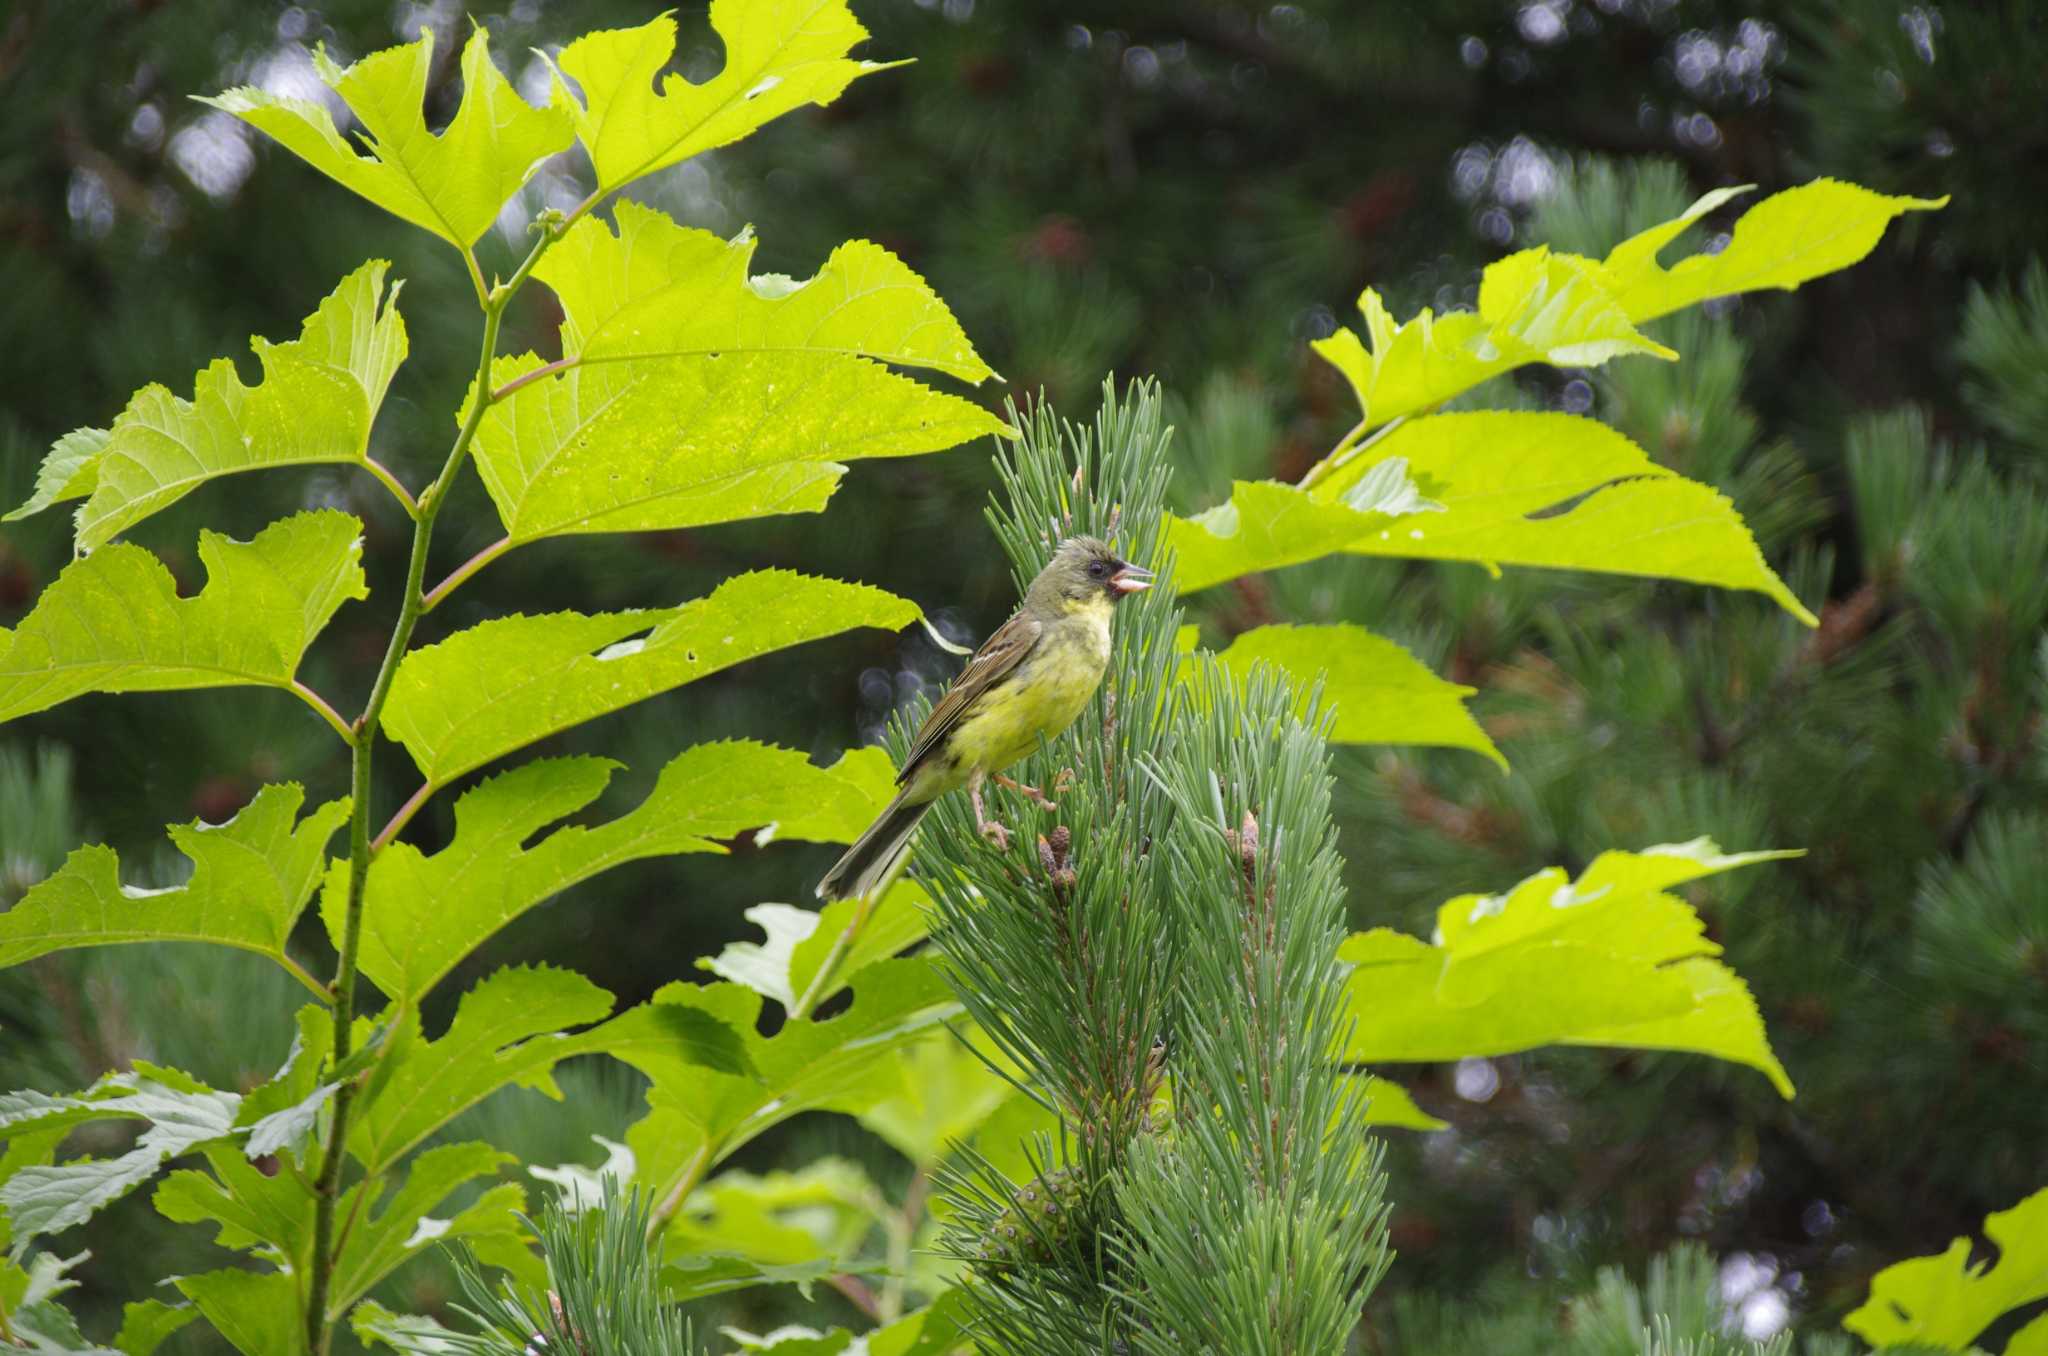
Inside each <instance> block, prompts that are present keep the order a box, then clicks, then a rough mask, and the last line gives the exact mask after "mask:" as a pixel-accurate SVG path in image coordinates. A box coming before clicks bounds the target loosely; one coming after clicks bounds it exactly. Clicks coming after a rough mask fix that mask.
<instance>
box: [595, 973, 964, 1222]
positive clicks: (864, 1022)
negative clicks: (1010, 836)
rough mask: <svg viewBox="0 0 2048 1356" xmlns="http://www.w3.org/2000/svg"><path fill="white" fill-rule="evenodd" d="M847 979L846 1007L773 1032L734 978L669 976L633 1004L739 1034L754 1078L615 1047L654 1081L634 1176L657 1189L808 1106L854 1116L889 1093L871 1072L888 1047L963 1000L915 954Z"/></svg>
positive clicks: (635, 1146) (888, 1055)
mask: <svg viewBox="0 0 2048 1356" xmlns="http://www.w3.org/2000/svg"><path fill="white" fill-rule="evenodd" d="M851 987H852V990H853V994H852V1003H851V1006H850V1007H849V1008H848V1009H847V1010H846V1011H844V1012H841V1013H839V1014H837V1015H836V1016H833V1017H829V1018H826V1019H825V1020H823V1021H819V1020H815V1019H811V1018H800V1019H794V1020H791V1021H787V1022H785V1023H783V1025H782V1027H781V1028H780V1029H779V1030H778V1031H777V1032H776V1033H775V1034H774V1035H773V1036H762V1035H760V1034H758V1032H757V1030H756V1027H757V1024H758V1022H759V1020H760V1014H761V996H760V995H759V994H757V993H755V992H753V991H752V990H750V989H746V988H743V987H741V986H740V985H738V984H707V985H693V984H685V983H680V982H678V983H675V984H669V985H667V986H665V987H663V988H662V989H661V990H659V991H658V992H657V993H656V994H655V995H654V999H653V1001H652V1002H651V1003H649V1004H648V1005H647V1007H646V1008H644V1009H635V1010H634V1011H635V1012H636V1013H637V1012H657V1013H658V1012H663V1011H674V1012H682V1013H694V1014H698V1015H699V1016H700V1017H702V1018H705V1019H709V1020H710V1021H712V1022H715V1023H717V1024H719V1025H721V1026H723V1027H725V1028H727V1029H729V1030H732V1031H735V1032H738V1033H739V1035H740V1040H741V1044H742V1046H743V1048H744V1051H745V1054H746V1057H747V1061H748V1063H749V1064H750V1065H751V1067H752V1069H753V1076H751V1077H748V1076H739V1075H735V1074H732V1073H729V1072H719V1071H717V1070H715V1069H709V1068H705V1067H700V1066H697V1065H690V1064H685V1063H679V1062H678V1061H677V1060H675V1059H674V1058H673V1057H671V1056H670V1055H668V1054H667V1052H665V1051H662V1050H660V1049H658V1048H656V1049H650V1050H632V1049H626V1048H615V1049H614V1050H613V1053H614V1054H616V1055H617V1056H618V1058H620V1059H623V1060H625V1061H626V1062H627V1063H629V1064H632V1065H634V1066H635V1067H636V1068H638V1069H640V1071H641V1072H643V1073H645V1074H647V1075H648V1077H649V1078H651V1079H652V1080H653V1083H654V1086H653V1087H652V1088H651V1089H650V1090H649V1091H648V1094H647V1101H648V1106H649V1113H648V1115H647V1116H646V1117H644V1118H642V1119H641V1120H640V1121H639V1122H637V1123H636V1124H635V1125H634V1126H633V1127H632V1128H631V1130H629V1131H628V1132H627V1135H626V1142H627V1143H628V1144H629V1145H630V1146H631V1147H632V1150H633V1153H634V1156H635V1158H636V1160H637V1162H638V1165H639V1172H640V1180H641V1181H642V1182H644V1183H649V1184H652V1185H655V1186H656V1189H657V1190H659V1189H660V1185H661V1184H662V1183H665V1182H667V1181H669V1180H671V1179H672V1178H674V1177H675V1176H677V1175H678V1174H680V1173H681V1171H682V1169H683V1167H684V1165H685V1164H686V1163H687V1162H688V1161H689V1160H690V1159H691V1158H692V1156H693V1155H696V1154H699V1153H704V1154H709V1155H711V1160H710V1161H713V1162H716V1161H717V1160H718V1158H719V1157H722V1156H723V1155H724V1154H726V1153H730V1152H731V1151H733V1150H734V1149H737V1148H738V1147H740V1146H741V1145H743V1144H745V1143H746V1142H747V1141H748V1140H750V1139H752V1138H753V1137H754V1136H755V1135H758V1134H760V1133H761V1132H762V1131H764V1130H767V1129H769V1128H770V1127H772V1126H775V1125H778V1124H780V1123H781V1122H783V1121H786V1120H788V1119H789V1118H790V1117H792V1116H796V1115H800V1114H802V1113H803V1112H806V1111H840V1112H845V1113H848V1114H858V1113H859V1112H861V1111H863V1110H865V1109H866V1108H868V1107H870V1106H873V1105H874V1104H875V1103H877V1102H879V1101H882V1100H883V1099H885V1098H886V1097H888V1096H889V1095H890V1094H891V1092H892V1091H893V1089H892V1088H891V1087H890V1086H889V1084H888V1082H887V1081H886V1080H885V1079H883V1078H881V1077H879V1074H880V1072H881V1071H882V1070H883V1069H885V1068H886V1067H887V1066H888V1065H889V1063H890V1062H891V1061H892V1060H893V1059H894V1058H895V1052H896V1050H897V1049H898V1048H899V1047H901V1046H902V1045H903V1044H905V1043H906V1042H908V1041H911V1040H913V1039H915V1038H916V1037H917V1036H919V1035H920V1034H921V1033H923V1032H926V1031H929V1030H931V1029H932V1028H933V1027H934V1026H936V1025H938V1024H939V1023H941V1022H943V1021H945V1020H947V1019H949V1018H951V1017H954V1016H956V1015H958V1013H959V1010H960V1008H959V1004H958V1002H957V1001H956V1000H955V999H954V997H953V994H952V991H951V990H950V989H948V988H947V987H946V984H945V981H944V980H943V979H941V978H940V977H939V975H938V973H937V971H936V970H934V969H933V967H932V964H931V962H930V961H928V960H926V959H924V958H922V957H912V958H909V959H905V960H882V961H876V962H874V963H873V964H871V965H868V966H866V967H864V968H863V969H862V970H861V971H860V972H859V973H858V974H856V975H854V977H853V981H852V985H851ZM632 1015H633V1014H632V1013H629V1014H627V1016H628V1017H631V1016H632Z"/></svg>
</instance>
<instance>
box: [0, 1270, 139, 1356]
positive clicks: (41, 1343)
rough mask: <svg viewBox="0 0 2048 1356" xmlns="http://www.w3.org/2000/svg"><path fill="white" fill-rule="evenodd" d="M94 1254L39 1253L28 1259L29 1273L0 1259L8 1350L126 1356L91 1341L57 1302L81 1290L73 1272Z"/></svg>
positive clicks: (0, 1318) (1, 1332) (0, 1309)
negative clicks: (63, 1295)
mask: <svg viewBox="0 0 2048 1356" xmlns="http://www.w3.org/2000/svg"><path fill="white" fill-rule="evenodd" d="M91 1256H92V1254H91V1253H88V1252H81V1253H77V1254H75V1255H74V1256H71V1257H58V1256H57V1255H56V1254H54V1253H47V1252H44V1253H34V1254H31V1255H30V1256H29V1257H28V1258H27V1259H26V1261H27V1267H26V1269H24V1268H23V1267H21V1266H19V1265H17V1264H16V1261H15V1260H11V1259H9V1258H6V1257H0V1339H6V1340H7V1345H6V1347H5V1349H6V1350H7V1351H10V1352H12V1351H17V1350H19V1351H22V1352H24V1353H26V1354H27V1356H37V1354H38V1353H45V1354H46V1356H123V1353H120V1352H116V1351H112V1350H110V1349H109V1348H107V1347H103V1346H99V1345H97V1344H95V1343H90V1342H87V1341H86V1339H85V1335H84V1334H83V1333H81V1332H80V1331H79V1329H78V1322H77V1320H76V1319H74V1318H72V1316H71V1313H70V1311H69V1310H67V1309H66V1308H64V1306H63V1305H62V1304H60V1303H59V1302H58V1300H57V1297H58V1296H59V1295H61V1294H63V1293H64V1292H65V1291H67V1290H75V1289H77V1288H78V1282H77V1281H76V1280H74V1279H72V1277H71V1275H70V1273H71V1270H72V1269H73V1268H74V1267H76V1266H77V1265H78V1264H79V1263H81V1262H83V1261H85V1260H86V1259H87V1258H89V1257H91Z"/></svg>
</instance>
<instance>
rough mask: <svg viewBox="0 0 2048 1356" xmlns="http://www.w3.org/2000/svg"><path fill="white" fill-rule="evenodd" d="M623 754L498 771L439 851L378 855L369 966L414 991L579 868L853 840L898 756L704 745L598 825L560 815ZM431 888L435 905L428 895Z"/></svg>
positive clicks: (400, 848)
mask: <svg viewBox="0 0 2048 1356" xmlns="http://www.w3.org/2000/svg"><path fill="white" fill-rule="evenodd" d="M618 766H619V764H617V763H614V762H611V761H610V760H608V759H602V758H561V759H546V760H542V761H539V762H534V763H528V764H527V765H525V766H524V767H520V768H516V769H514V770H512V771H510V772H506V773H503V774H501V775H499V776H497V777H493V778H491V779H490V780H488V781H485V782H483V783H481V784H479V785H478V786H476V787H475V788H473V789H471V790H470V791H468V792H465V793H464V794H463V796H462V798H461V799H460V800H458V801H457V802H456V803H455V837H454V840H453V841H452V842H450V843H449V845H448V846H447V847H446V848H444V849H442V850H441V851H440V852H437V853H435V854H434V855H432V856H431V857H430V856H427V855H425V854H423V853H422V852H420V851H419V849H417V848H415V847H412V846H410V845H409V844H405V843H393V844H391V845H390V846H388V847H386V848H385V849H384V850H383V851H382V852H380V853H379V854H378V855H377V858H376V860H375V861H374V862H372V864H371V867H370V879H369V887H368V893H367V895H366V897H365V901H364V907H363V920H362V929H363V931H362V949H361V952H360V962H359V963H360V965H361V967H362V972H363V973H364V974H365V975H367V976H369V977H370V979H371V980H373V981H374V982H375V983H376V984H377V987H379V988H380V989H383V990H384V991H385V992H386V993H387V994H389V995H390V996H391V997H392V998H393V999H396V1000H398V1001H399V1002H401V1003H405V1004H408V1005H411V1004H413V1003H414V1002H415V1001H416V1000H417V999H418V998H419V997H420V996H421V995H423V994H425V993H426V992H427V991H428V990H429V989H431V988H432V987H433V986H434V985H435V984H436V983H438V982H439V981H440V980H441V978H442V977H443V976H445V975H446V974H447V973H448V971H449V970H451V969H452V968H454V966H455V965H456V964H457V963H458V962H459V961H461V960H462V958H463V957H464V956H466V955H468V954H469V953H470V952H471V951H473V950H475V949H476V947H478V946H479V945H481V944H482V943H483V942H484V940H485V939H486V938H488V937H490V936H491V935H492V934H493V933H495V932H497V931H498V929H500V928H502V927H503V926H505V924H507V923H509V922H511V921H512V919H514V918H516V917H518V916H519V915H520V914H522V913H524V912H525V911H526V910H528V909H530V908H532V907H534V906H535V905H537V904H539V903H541V902H542V901H544V900H546V899H547V898H549V897H550V896H552V895H555V894H558V893H560V892H561V891H562V890H565V889H567V888H568V887H569V886H571V885H574V884H576V883H577V882H578V881H583V880H588V879H589V878H590V877H592V876H595V875H597V874H598V873H599V872H601V871H606V870H609V869H611V868H612V867H614V866H618V865H620V864H622V863H625V862H630V861H638V860H640V859H641V858H644V857H655V856H661V855H665V854H668V853H679V852H724V851H725V850H726V849H725V848H724V847H723V846H722V845H721V844H720V843H718V842H717V841H715V840H717V839H723V838H731V837H732V836H733V835H735V834H737V833H740V832H741V831H743V830H745V829H756V830H758V831H759V832H758V833H757V834H756V839H755V841H756V842H757V843H759V842H764V841H767V840H770V839H773V838H778V837H779V838H792V839H799V840H803V841H807V842H832V843H841V842H848V841H851V840H852V839H853V838H854V837H855V836H856V835H857V834H859V833H860V831H861V830H862V829H863V828H865V827H866V826H867V824H868V822H869V821H870V820H872V819H873V817H874V815H875V814H876V813H877V812H878V811H879V810H880V808H881V806H882V804H883V803H884V802H886V801H887V800H888V798H889V796H890V794H891V793H892V792H893V791H894V772H893V769H892V768H891V766H890V763H889V757H888V755H887V754H886V753H884V752H882V751H881V750H879V749H863V750H856V751H854V752H852V753H848V754H847V755H846V756H845V757H843V758H842V759H840V761H839V762H838V763H836V764H834V765H833V766H831V767H818V766H816V765H814V764H812V763H811V762H810V761H809V760H808V759H806V758H805V757H804V756H803V755H802V754H801V753H798V752H796V751H795V750H792V749H778V748H774V747H771V746H769V745H766V744H756V743H751V742H747V741H737V740H735V741H726V742H720V743H713V744H701V745H698V746H697V747H695V748H692V749H686V750H685V751H683V752H682V753H681V754H678V755H677V756H676V757H675V758H674V759H672V760H671V761H670V762H669V764H668V766H666V767H665V768H663V769H662V772H661V776H660V778H659V779H658V780H657V781H656V782H655V785H654V790H653V791H652V792H650V793H649V794H648V796H647V798H646V799H645V800H644V801H642V802H641V803H640V805H639V806H638V808H636V809H634V810H632V811H631V812H630V813H627V814H624V815H621V816H620V817H619V818H617V819H614V820H611V821H610V822H608V823H605V824H601V825H598V826H596V827H593V828H586V827H582V826H580V825H571V826H568V827H564V828H560V829H557V830H556V831H555V832H553V833H551V834H549V835H547V836H546V837H545V838H542V839H540V840H539V841H537V842H536V841H534V837H535V835H536V834H537V833H539V832H540V830H542V829H544V828H545V827H547V826H548V825H550V824H553V823H555V822H556V821H558V820H560V819H563V818H565V817H566V816H568V815H571V814H574V813H575V812H576V811H577V810H580V809H582V808H583V807H585V806H586V805H588V804H590V803H591V802H592V801H594V800H596V799H597V797H598V795H599V793H601V792H602V791H603V790H604V788H605V785H606V783H608V782H609V781H610V780H611V775H612V771H613V770H614V769H615V768H617V767H618ZM423 899H431V900H433V901H434V907H433V908H432V909H422V908H420V907H419V901H420V900H423ZM347 900H348V864H347V863H346V862H340V861H337V862H335V863H334V865H333V867H332V868H331V870H330V872H329V875H328V881H327V890H326V892H325V894H324V895H323V896H322V900H321V912H322V915H323V917H324V918H325V920H326V923H327V930H328V935H329V937H330V938H332V939H334V941H335V943H336V945H339V944H340V937H341V929H342V922H343V915H344V914H345V912H346V905H347Z"/></svg>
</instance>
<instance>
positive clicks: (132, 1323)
mask: <svg viewBox="0 0 2048 1356" xmlns="http://www.w3.org/2000/svg"><path fill="white" fill-rule="evenodd" d="M197 1317H199V1311H198V1310H197V1309H194V1308H193V1307H192V1306H191V1305H190V1304H167V1303H165V1302H164V1301H163V1300H160V1299H145V1300H130V1301H128V1303H127V1304H126V1305H124V1306H123V1307H122V1309H121V1331H120V1332H118V1333H116V1334H115V1335H114V1348H115V1350H117V1351H119V1352H120V1353H121V1356H154V1353H155V1351H156V1349H157V1348H158V1347H160V1346H162V1345H163V1344H164V1342H165V1340H166V1339H168V1338H169V1337H170V1335H171V1334H172V1333H174V1332H177V1331H178V1330H179V1329H180V1328H183V1327H184V1326H185V1325H186V1324H187V1323H190V1322H191V1321H192V1320H193V1319H195V1318H197Z"/></svg>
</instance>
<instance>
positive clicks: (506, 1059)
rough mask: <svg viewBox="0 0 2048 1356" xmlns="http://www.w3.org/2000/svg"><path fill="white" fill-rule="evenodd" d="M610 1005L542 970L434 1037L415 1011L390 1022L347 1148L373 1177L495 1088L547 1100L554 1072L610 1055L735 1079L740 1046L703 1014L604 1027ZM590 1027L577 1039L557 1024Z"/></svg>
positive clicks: (467, 1007) (486, 997)
mask: <svg viewBox="0 0 2048 1356" xmlns="http://www.w3.org/2000/svg"><path fill="white" fill-rule="evenodd" d="M611 1007H612V998H611V995H610V994H609V993H607V992H606V991H605V990H603V989H600V988H598V987H597V986H596V985H595V984H592V983H591V982H590V981H589V980H587V979H585V978H583V977H582V976H581V975H578V974H576V973H574V972H572V971H568V970H556V969H552V968H549V967H547V966H531V967H526V966H521V967H514V968H511V969H505V970H499V971H497V972H496V973H495V974H492V975H491V976H490V977H488V978H487V979H485V980H484V981H483V982H482V983H480V984H478V985H477V986H476V988H474V989H472V990H470V991H469V992H468V993H467V994H465V995H463V998H462V1002H461V1003H460V1004H459V1005H458V1006H457V1008H456V1010H455V1019H454V1021H452V1022H451V1023H449V1026H448V1029H447V1031H446V1032H444V1033H443V1034H442V1035H441V1036H440V1037H439V1038H438V1039H436V1040H431V1041H430V1040H427V1039H426V1038H425V1036H424V1035H423V1034H422V1033H421V1030H420V1022H419V1015H418V1012H417V1010H415V1011H413V1012H410V1013H407V1014H405V1015H404V1016H402V1017H400V1018H399V1019H398V1022H399V1027H398V1029H397V1030H396V1031H394V1032H393V1034H392V1035H391V1037H390V1038H389V1049H388V1050H387V1052H386V1053H385V1055H384V1056H383V1057H382V1058H381V1059H380V1060H379V1061H378V1063H377V1064H376V1066H375V1072H374V1073H373V1074H372V1075H371V1083H370V1092H369V1094H368V1095H366V1096H365V1097H364V1098H363V1099H362V1101H361V1118H360V1119H359V1120H358V1121H357V1122H356V1124H355V1126H354V1127H353V1128H352V1130H351V1132H350V1135H349V1149H350V1151H351V1152H352V1153H354V1154H355V1156H356V1157H357V1158H358V1159H359V1160H361V1162H362V1163H363V1164H364V1166H365V1167H366V1168H367V1169H368V1170H369V1171H371V1172H381V1171H383V1170H384V1169H385V1168H388V1167H390V1166H391V1165H392V1164H394V1163H396V1162H397V1161H398V1160H399V1159H400V1158H401V1157H403V1156H404V1155H405V1154H406V1153H407V1152H409V1151H410V1150H411V1149H412V1148H413V1147H414V1146H416V1145H418V1144H419V1143H420V1141H421V1140H423V1139H425V1138H426V1137H427V1136H428V1135H430V1134H432V1133H433V1132H434V1131H435V1130H437V1129H439V1128H440V1127H441V1126H442V1125H445V1124H446V1123H447V1122H448V1121H449V1120H450V1119H452V1118H453V1117H455V1116H457V1115H459V1114H460V1113H462V1112H463V1111H466V1110H468V1109H469V1108H470V1107H472V1106H475V1105H476V1104H477V1103H478V1102H480V1101H482V1100H483V1099H484V1098H485V1097H488V1096H490V1095H491V1094H492V1093H493V1092H496V1091H497V1090H498V1089H499V1088H502V1087H507V1086H511V1085H514V1084H517V1085H518V1086H520V1087H528V1088H537V1089H539V1090H541V1091H543V1092H545V1093H547V1094H548V1095H549V1096H551V1097H559V1096H560V1095H561V1094H560V1092H559V1090H558V1089H557V1088H556V1087H555V1083H554V1078H553V1071H554V1067H555V1065H556V1064H558V1063H560V1062H561V1061H562V1060H565V1059H568V1058H570V1057H571V1056H574V1055H585V1054H594V1053H599V1052H604V1053H611V1054H615V1055H617V1056H618V1057H619V1058H621V1059H626V1060H627V1061H628V1062H631V1063H636V1064H653V1065H656V1066H658V1067H662V1068H667V1069H690V1070H695V1071H698V1072H701V1073H703V1074H704V1076H705V1077H707V1078H709V1077H714V1076H724V1075H732V1076H736V1077H739V1078H742V1079H744V1078H745V1077H746V1074H747V1071H748V1069H749V1065H748V1061H747V1052H746V1049H745V1046H744V1044H743V1042H742V1040H741V1037H740V1036H739V1035H738V1034H737V1033H736V1032H734V1031H733V1030H732V1029H731V1028H729V1027H727V1026H726V1025H725V1024H724V1023H722V1022H720V1021H718V1020H717V1019H716V1018H715V1016H713V1015H711V1014H707V1013H705V1012H702V1011H696V1010H686V1009H673V1010H671V1009H670V1008H663V1009H662V1010H660V1011H654V1010H653V1008H654V1005H651V1004H650V1005H644V1006H642V1007H638V1008H632V1009H629V1010H627V1011H626V1012H623V1013H621V1014H619V1015H618V1016H617V1017H614V1018H612V1020H610V1021H604V1020H603V1019H604V1018H605V1017H607V1016H609V1015H610V1013H611ZM590 1022H598V1023H599V1025H597V1026H594V1027H590V1028H589V1029H587V1030H584V1031H581V1032H577V1033H576V1034H574V1035H570V1034H567V1033H565V1032H564V1031H563V1028H565V1027H574V1026H583V1025H585V1024H586V1023H590Z"/></svg>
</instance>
